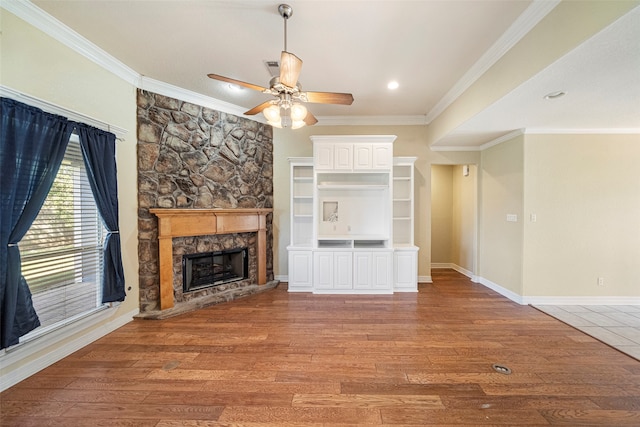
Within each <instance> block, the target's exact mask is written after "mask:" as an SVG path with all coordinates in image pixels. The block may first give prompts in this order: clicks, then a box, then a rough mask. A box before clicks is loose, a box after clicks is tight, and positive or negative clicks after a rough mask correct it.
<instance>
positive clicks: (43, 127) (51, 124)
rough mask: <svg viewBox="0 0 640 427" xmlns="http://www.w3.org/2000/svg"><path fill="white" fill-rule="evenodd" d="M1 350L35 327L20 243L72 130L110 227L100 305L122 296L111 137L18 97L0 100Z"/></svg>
mask: <svg viewBox="0 0 640 427" xmlns="http://www.w3.org/2000/svg"><path fill="white" fill-rule="evenodd" d="M0 101H1V106H0V120H1V122H0V123H1V125H2V126H0V349H1V348H6V347H9V346H11V345H15V344H17V343H18V342H19V338H20V337H21V336H23V335H25V334H27V333H29V332H30V331H32V330H33V329H35V328H37V327H38V326H40V320H39V319H38V315H37V314H36V312H35V310H34V308H33V303H32V298H31V292H30V290H29V286H28V284H27V282H26V280H25V279H24V277H23V276H22V274H21V260H20V250H19V248H18V243H19V242H20V240H21V239H22V238H23V237H24V235H25V234H26V233H27V231H28V230H29V228H30V227H31V224H32V223H33V221H34V220H35V218H36V217H37V216H38V213H39V212H40V209H41V208H42V205H43V203H44V201H45V200H46V198H47V195H48V193H49V190H50V189H51V185H52V184H53V182H54V180H55V178H56V175H57V173H58V169H59V167H60V164H61V162H62V159H63V158H64V154H65V151H66V148H67V145H68V142H69V137H70V136H71V133H72V132H73V130H74V129H76V130H77V132H78V133H79V135H80V142H81V147H82V152H83V158H84V160H85V167H86V169H87V175H88V176H89V182H90V185H91V189H92V192H93V194H94V198H95V200H96V205H97V207H98V210H99V211H100V215H101V216H102V220H103V223H104V225H105V228H106V229H107V231H108V234H107V237H106V239H105V246H104V251H103V256H104V274H103V279H102V287H103V297H102V301H103V303H106V302H114V301H123V300H124V298H125V292H124V273H123V268H122V254H121V245H120V235H119V231H118V194H117V186H116V179H117V175H116V172H117V171H116V159H115V135H114V134H112V133H110V132H105V131H102V130H100V129H96V128H93V127H91V126H88V125H85V124H82V123H76V122H72V121H69V120H68V119H67V118H65V117H62V116H58V115H55V114H50V113H46V112H44V111H42V110H41V109H39V108H36V107H32V106H29V105H26V104H23V103H20V102H18V101H15V100H12V99H8V98H0Z"/></svg>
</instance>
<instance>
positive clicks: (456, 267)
mask: <svg viewBox="0 0 640 427" xmlns="http://www.w3.org/2000/svg"><path fill="white" fill-rule="evenodd" d="M438 268H447V269H451V270H455V271H457V272H458V273H460V274H464V275H465V276H467V277H468V278H469V279H471V281H472V282H476V283H477V281H478V280H477V279H478V277H477V276H476V275H474V274H473V272H471V271H469V270H467V269H466V268H463V267H460V266H459V265H457V264H455V263H452V262H434V263H431V269H432V270H433V269H438Z"/></svg>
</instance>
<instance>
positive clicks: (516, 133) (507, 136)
mask: <svg viewBox="0 0 640 427" xmlns="http://www.w3.org/2000/svg"><path fill="white" fill-rule="evenodd" d="M526 133H527V130H526V129H516V130H514V131H511V132H509V133H506V134H504V135H502V136H500V137H498V138H496V139H494V140H492V141H489V142H485V143H484V144H482V145H481V146H480V147H478V148H480V151H484V150H486V149H487V148H491V147H495V146H496V145H498V144H502V143H503V142H507V141H510V140H512V139H513V138H516V137H518V136H522V135H524V134H526Z"/></svg>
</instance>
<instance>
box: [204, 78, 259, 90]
mask: <svg viewBox="0 0 640 427" xmlns="http://www.w3.org/2000/svg"><path fill="white" fill-rule="evenodd" d="M207 76H208V77H209V78H211V79H214V80H220V81H221V82H226V83H231V84H234V85H238V86H244V87H248V88H249V89H253V90H258V91H260V92H264V91H265V90H267V89H266V88H264V87H262V86H258V85H254V84H252V83H246V82H242V81H240V80H236V79H230V78H229V77H224V76H219V75H218V74H207Z"/></svg>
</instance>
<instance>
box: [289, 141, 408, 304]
mask: <svg viewBox="0 0 640 427" xmlns="http://www.w3.org/2000/svg"><path fill="white" fill-rule="evenodd" d="M395 139H396V137H395V136H394V135H337V136H336V135H332V136H311V140H312V142H313V157H312V158H309V157H302V158H300V157H298V158H290V159H289V164H290V172H291V174H290V177H291V205H290V206H291V208H290V212H291V218H290V224H291V230H290V236H291V241H290V244H289V246H287V250H288V252H289V292H313V293H325V294H332V293H336V294H337V293H342V294H346V293H354V294H355V293H358V294H391V293H394V292H417V290H418V272H417V259H418V247H416V246H414V241H413V235H414V225H413V224H414V218H413V217H414V206H413V191H414V190H413V188H414V187H413V169H414V163H415V160H416V158H415V157H395V158H394V157H393V141H394V140H395Z"/></svg>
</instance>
